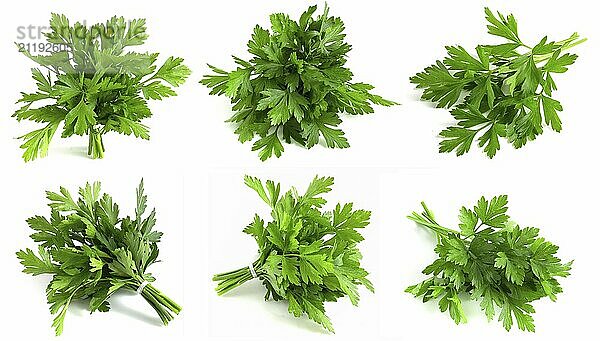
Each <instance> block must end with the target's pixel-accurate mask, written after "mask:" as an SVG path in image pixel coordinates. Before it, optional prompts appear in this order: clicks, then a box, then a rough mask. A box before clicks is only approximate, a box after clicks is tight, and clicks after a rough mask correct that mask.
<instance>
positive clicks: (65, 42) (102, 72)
mask: <svg viewBox="0 0 600 341" xmlns="http://www.w3.org/2000/svg"><path fill="white" fill-rule="evenodd" d="M50 28H51V31H50V32H48V33H47V34H46V38H47V41H48V43H50V44H54V45H55V46H60V47H61V48H59V49H56V50H57V51H55V52H52V53H50V54H48V55H37V56H33V55H31V54H30V53H29V52H28V51H27V50H25V49H21V50H22V52H23V53H24V54H25V55H26V56H27V57H29V58H30V59H31V60H33V61H34V62H36V63H38V64H39V65H40V66H42V67H43V68H44V69H45V71H47V73H44V72H42V71H41V70H40V69H38V68H33V69H32V73H33V79H34V80H35V81H36V85H37V91H36V92H35V93H22V97H21V99H19V101H18V102H17V103H23V104H24V105H23V106H22V107H21V108H20V109H18V110H17V111H16V112H15V113H14V115H13V117H15V118H16V119H17V120H19V121H21V120H30V121H34V122H38V123H43V124H44V126H43V127H42V128H40V129H37V130H34V131H32V132H30V133H27V134H25V135H23V136H21V137H20V139H22V140H23V141H24V142H23V144H22V145H21V148H22V149H24V150H25V151H24V153H23V159H24V160H25V161H31V160H34V159H36V158H37V157H44V156H46V155H47V154H48V146H49V144H50V141H51V140H52V137H53V136H54V134H55V132H56V130H57V129H58V128H59V125H60V124H61V123H63V124H64V125H63V130H62V135H61V137H63V138H66V137H70V136H73V135H88V136H89V144H88V155H89V156H90V157H92V158H102V157H103V156H104V150H105V149H104V143H103V141H102V136H103V135H104V134H106V133H108V132H117V133H119V134H125V135H132V134H133V135H134V136H135V137H138V138H142V139H146V140H147V139H149V138H150V135H149V129H148V127H147V126H145V125H144V124H142V123H141V121H142V120H143V119H144V118H147V117H150V116H152V113H151V112H150V109H149V108H148V104H147V102H146V100H149V99H158V100H160V99H162V98H164V97H169V96H175V95H176V93H175V91H173V89H172V87H178V86H179V85H181V84H183V83H184V81H185V79H186V78H187V77H188V76H189V75H190V70H189V69H188V68H187V67H186V66H185V65H183V64H182V62H183V59H181V58H174V57H169V58H167V60H166V61H165V62H164V63H163V64H162V66H161V67H160V68H158V70H157V66H156V65H155V63H156V60H157V58H158V53H138V52H133V51H126V49H127V48H128V47H131V46H136V45H142V44H143V43H144V41H145V40H146V38H148V35H147V34H146V20H145V19H135V20H131V21H129V22H126V21H125V19H124V18H123V17H113V18H111V19H110V20H108V21H107V22H106V24H96V25H93V26H91V27H86V26H85V25H83V24H81V23H79V22H77V23H75V24H74V25H73V26H70V24H69V20H68V19H67V17H65V16H64V15H58V14H52V19H51V20H50ZM34 102H41V103H44V104H46V103H48V104H46V105H42V104H40V105H38V106H37V107H34V106H33V103H34Z"/></svg>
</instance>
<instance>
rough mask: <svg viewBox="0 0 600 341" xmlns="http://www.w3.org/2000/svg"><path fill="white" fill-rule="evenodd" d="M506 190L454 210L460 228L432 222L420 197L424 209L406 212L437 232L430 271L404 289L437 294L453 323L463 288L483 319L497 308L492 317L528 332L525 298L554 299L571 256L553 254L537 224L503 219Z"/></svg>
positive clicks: (458, 317)
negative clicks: (522, 224)
mask: <svg viewBox="0 0 600 341" xmlns="http://www.w3.org/2000/svg"><path fill="white" fill-rule="evenodd" d="M507 204H508V198H507V196H506V195H502V196H498V197H494V198H492V200H489V201H488V200H486V199H485V198H484V197H482V198H481V199H480V200H479V201H478V202H477V205H476V206H475V207H474V208H473V210H470V209H467V208H466V207H463V208H461V210H460V215H459V219H460V224H459V228H460V230H459V231H457V230H452V229H448V228H446V227H443V226H441V225H440V224H438V223H437V222H436V220H435V218H434V216H433V213H432V212H431V211H430V210H429V209H428V208H427V206H426V205H425V203H422V205H423V209H424V212H423V213H421V214H418V213H416V212H413V214H412V215H411V216H409V217H408V218H409V219H411V220H413V221H415V222H417V223H418V224H420V225H422V226H425V227H427V228H429V229H430V230H431V231H433V232H435V234H436V236H437V240H438V243H437V246H436V248H435V252H436V253H437V255H438V256H439V258H438V259H437V260H435V261H434V262H433V263H431V264H430V265H429V266H427V267H426V268H425V269H424V270H423V273H424V274H426V275H430V277H429V278H428V279H426V280H424V281H423V282H421V283H419V284H417V285H413V286H410V287H408V288H407V289H406V291H407V292H409V293H411V294H413V295H414V296H415V297H419V296H422V297H423V302H427V301H429V300H433V299H438V298H439V308H440V310H441V311H442V312H445V311H448V312H449V314H450V316H451V317H452V319H453V320H454V322H456V324H459V323H465V322H466V321H467V317H466V316H465V313H464V311H463V308H462V299H464V298H463V294H468V295H470V297H471V299H473V300H480V301H481V303H480V306H481V309H482V310H483V311H484V312H485V315H486V316H487V318H488V320H492V319H493V318H494V317H495V315H496V311H497V310H496V307H497V308H498V309H499V310H500V313H499V315H498V321H502V324H503V326H504V328H505V329H506V330H507V331H509V330H510V329H511V327H512V325H513V317H514V319H516V321H517V326H518V328H519V329H521V330H526V331H530V332H533V331H535V326H534V323H533V316H532V314H533V313H534V312H535V310H534V308H533V306H532V305H531V303H532V302H533V301H536V300H538V299H541V298H543V297H549V298H550V299H551V300H552V301H555V300H556V295H557V294H559V293H561V292H562V288H561V286H560V284H559V282H558V281H557V278H558V277H567V276H569V274H570V273H569V272H570V270H571V264H572V261H571V262H568V263H562V261H561V260H560V259H559V258H558V257H557V256H556V252H557V251H558V246H556V245H554V244H552V243H550V242H549V241H547V240H545V239H544V238H543V237H540V236H539V229H537V228H534V227H526V228H521V227H519V226H518V225H516V224H514V223H512V222H509V220H508V219H509V217H508V216H507V215H506V211H507V209H508V208H507Z"/></svg>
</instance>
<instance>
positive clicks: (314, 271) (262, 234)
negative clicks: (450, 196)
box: [213, 176, 373, 332]
mask: <svg viewBox="0 0 600 341" xmlns="http://www.w3.org/2000/svg"><path fill="white" fill-rule="evenodd" d="M245 182H246V185H247V186H248V187H250V188H252V189H254V190H255V191H256V192H257V193H258V195H259V196H260V198H261V199H262V200H263V201H264V202H265V203H267V205H269V207H271V210H272V213H271V216H272V221H269V222H267V223H265V221H264V220H262V219H261V218H260V217H259V216H258V215H256V216H255V217H254V220H253V221H252V223H250V225H248V227H246V229H244V232H245V233H247V234H249V235H251V236H253V237H254V239H255V240H256V243H257V244H258V248H259V256H258V259H256V260H255V261H254V262H253V263H252V264H251V265H250V266H247V267H244V268H241V269H239V270H235V271H231V272H225V273H222V274H218V275H215V276H214V277H213V280H215V281H218V282H219V283H218V285H217V288H216V291H217V293H218V294H219V295H223V294H225V293H227V292H229V291H230V290H233V289H235V288H236V287H238V286H240V285H242V284H243V283H245V282H247V281H249V280H252V279H253V278H255V277H256V278H258V279H259V280H260V281H262V283H263V284H264V286H265V287H266V289H267V293H266V295H265V299H269V298H272V299H274V300H276V301H279V300H287V302H288V311H289V312H290V314H292V315H294V316H296V317H300V316H302V315H304V314H306V315H307V316H308V317H309V318H310V319H311V320H313V321H315V322H317V323H319V324H320V325H321V326H323V327H324V328H325V329H327V330H328V331H331V332H333V325H332V323H331V321H330V320H329V317H327V315H326V314H325V306H324V302H333V301H337V299H338V298H340V297H344V296H348V298H349V299H350V301H351V302H352V304H353V305H355V306H356V305H358V301H359V292H358V288H359V286H360V285H363V286H365V287H366V288H367V289H369V290H370V291H373V285H372V284H371V282H370V281H369V280H368V279H367V275H368V273H367V271H365V270H364V269H363V268H361V266H360V261H361V259H362V255H361V253H360V251H359V250H358V248H357V245H358V243H360V242H361V241H362V240H363V237H362V235H361V234H360V232H359V231H358V230H359V229H362V228H364V227H365V226H367V225H368V224H369V218H370V216H371V212H369V211H365V210H354V209H353V205H352V203H348V204H345V205H340V204H338V205H336V207H335V209H334V210H333V211H331V212H329V211H323V210H322V207H323V206H324V205H325V204H326V200H325V199H323V198H322V197H321V194H324V193H327V192H329V191H330V190H331V186H332V185H333V178H330V177H324V178H319V177H315V179H314V180H313V181H312V182H311V184H310V185H309V186H308V189H307V190H306V193H305V194H304V195H302V196H300V195H298V193H297V191H296V189H295V188H292V189H291V190H289V191H288V192H286V193H285V194H283V195H281V196H280V185H279V184H275V183H274V182H273V181H267V182H266V190H265V187H264V186H263V184H262V182H261V181H260V180H259V179H257V178H254V177H249V176H246V178H245Z"/></svg>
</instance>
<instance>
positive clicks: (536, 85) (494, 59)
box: [410, 8, 586, 158]
mask: <svg viewBox="0 0 600 341" xmlns="http://www.w3.org/2000/svg"><path fill="white" fill-rule="evenodd" d="M485 15H486V20H487V22H488V25H487V28H488V33H489V34H491V35H494V36H498V37H501V38H504V39H505V40H507V41H506V42H503V43H500V44H498V45H479V46H477V47H476V48H475V53H469V52H468V51H467V50H466V49H465V48H463V47H462V46H448V47H446V50H447V52H448V56H447V57H446V58H444V60H443V61H437V62H436V63H435V64H434V65H431V66H429V67H427V68H425V70H424V71H422V72H419V73H418V74H416V75H415V76H413V77H411V78H410V81H411V82H412V83H413V84H415V85H416V86H417V88H419V89H422V90H423V94H422V96H421V99H423V100H426V101H431V102H434V103H436V104H437V107H438V108H447V109H451V113H452V116H454V118H455V119H456V121H457V123H456V124H455V125H453V126H450V127H448V128H446V129H444V130H443V131H442V132H441V133H440V136H441V137H442V141H441V142H440V147H439V151H440V152H441V153H448V152H451V151H455V152H456V154H457V155H459V156H460V155H463V154H465V153H467V152H468V151H469V149H470V148H471V145H472V144H473V143H474V142H475V141H477V145H478V146H479V147H481V148H483V151H484V153H485V154H486V155H487V156H488V157H490V158H493V157H494V156H495V155H496V153H497V152H498V150H500V139H501V138H504V139H506V140H507V141H508V142H510V143H512V145H513V146H514V147H515V148H520V147H522V146H524V145H525V144H526V143H527V142H528V141H531V140H534V139H535V138H536V137H537V136H538V135H540V134H542V132H543V128H544V125H546V126H549V127H550V128H552V130H554V131H556V132H560V131H561V130H562V122H561V120H560V118H559V116H558V113H559V112H560V111H562V110H563V108H562V105H561V104H560V102H559V101H557V100H555V99H553V98H552V93H553V91H554V90H556V83H555V82H554V78H553V77H554V76H553V75H554V74H557V73H564V72H566V71H567V69H568V67H569V66H570V65H571V64H573V63H574V62H575V60H576V59H577V55H574V54H570V53H566V52H565V51H566V50H568V49H570V48H572V47H574V46H576V45H578V44H581V43H582V42H584V41H585V40H586V39H581V38H580V37H579V35H578V34H577V33H574V34H573V35H571V36H570V37H569V38H567V39H564V40H561V41H556V42H555V41H549V40H548V38H547V37H544V38H542V39H541V40H540V41H539V43H538V44H537V45H535V46H533V47H530V46H528V45H526V44H525V43H523V42H522V41H521V38H520V37H519V32H518V29H517V21H516V19H515V17H514V16H513V15H509V16H504V15H502V14H501V13H496V14H494V13H493V12H492V11H491V10H490V9H489V8H486V9H485ZM542 116H543V119H542Z"/></svg>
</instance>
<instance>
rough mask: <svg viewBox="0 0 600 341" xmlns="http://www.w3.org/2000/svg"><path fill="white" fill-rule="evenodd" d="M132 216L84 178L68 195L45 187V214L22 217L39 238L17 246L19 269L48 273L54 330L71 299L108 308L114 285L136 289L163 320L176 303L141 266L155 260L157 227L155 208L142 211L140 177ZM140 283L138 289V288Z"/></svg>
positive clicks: (60, 327)
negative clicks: (121, 211) (30, 246)
mask: <svg viewBox="0 0 600 341" xmlns="http://www.w3.org/2000/svg"><path fill="white" fill-rule="evenodd" d="M136 193H137V209H136V211H135V217H134V218H131V217H129V216H127V217H119V206H118V205H117V204H116V203H113V199H112V198H111V197H110V196H109V195H108V194H102V193H101V188H100V183H99V182H95V183H93V184H89V183H88V184H86V185H85V186H84V187H82V188H80V189H79V193H78V194H79V197H78V198H77V199H74V198H73V197H72V196H71V194H70V193H69V191H68V190H67V189H65V188H62V187H61V188H60V191H59V193H55V192H46V197H47V198H48V200H49V201H50V203H49V206H50V208H51V213H50V218H45V217H42V216H34V217H32V218H29V219H28V220H27V223H28V224H29V227H30V228H31V229H32V230H34V231H35V232H34V233H33V234H32V235H31V239H33V241H34V242H36V243H38V244H39V247H38V251H37V253H36V252H34V251H33V250H31V249H25V250H21V251H19V252H17V257H18V258H19V260H20V262H21V264H22V265H23V267H24V270H23V272H25V273H28V274H31V275H33V276H37V275H42V274H47V275H52V280H51V281H50V284H48V288H47V290H46V295H47V297H48V303H49V304H50V312H51V313H52V314H53V315H55V316H54V321H53V323H52V326H53V327H54V328H55V331H56V335H60V334H61V333H62V331H63V326H64V320H65V316H66V311H67V309H68V308H69V305H70V304H71V302H73V301H75V300H85V301H88V302H89V310H90V312H95V311H103V312H105V311H108V310H109V309H110V304H109V302H108V300H109V299H110V297H111V296H112V295H113V294H114V293H115V292H117V291H118V290H120V289H124V290H130V291H134V292H135V291H139V292H140V294H141V296H142V297H143V298H144V299H145V300H146V301H147V302H148V304H150V306H151V307H152V308H153V309H154V310H155V311H156V313H157V314H158V316H159V317H160V319H161V320H162V322H163V323H164V324H165V325H166V324H168V323H169V321H171V320H173V313H174V314H179V312H180V311H181V307H180V306H179V305H178V304H177V303H175V302H174V301H173V300H171V299H170V298H169V297H167V296H166V295H164V294H163V293H161V292H160V291H159V290H158V289H156V288H155V287H154V286H153V285H152V284H149V283H151V282H154V280H155V279H154V277H153V276H152V274H150V273H148V272H147V268H148V267H149V266H150V265H152V264H153V263H155V262H157V261H158V260H157V258H158V253H159V250H158V242H160V239H161V236H162V233H161V232H158V231H156V230H154V225H155V224H156V218H155V215H156V212H155V211H154V210H152V212H150V214H147V215H146V216H145V217H144V213H145V211H146V200H147V197H146V195H145V194H144V184H143V181H142V182H141V183H140V185H139V187H138V189H137V192H136ZM140 288H141V289H140Z"/></svg>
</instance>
